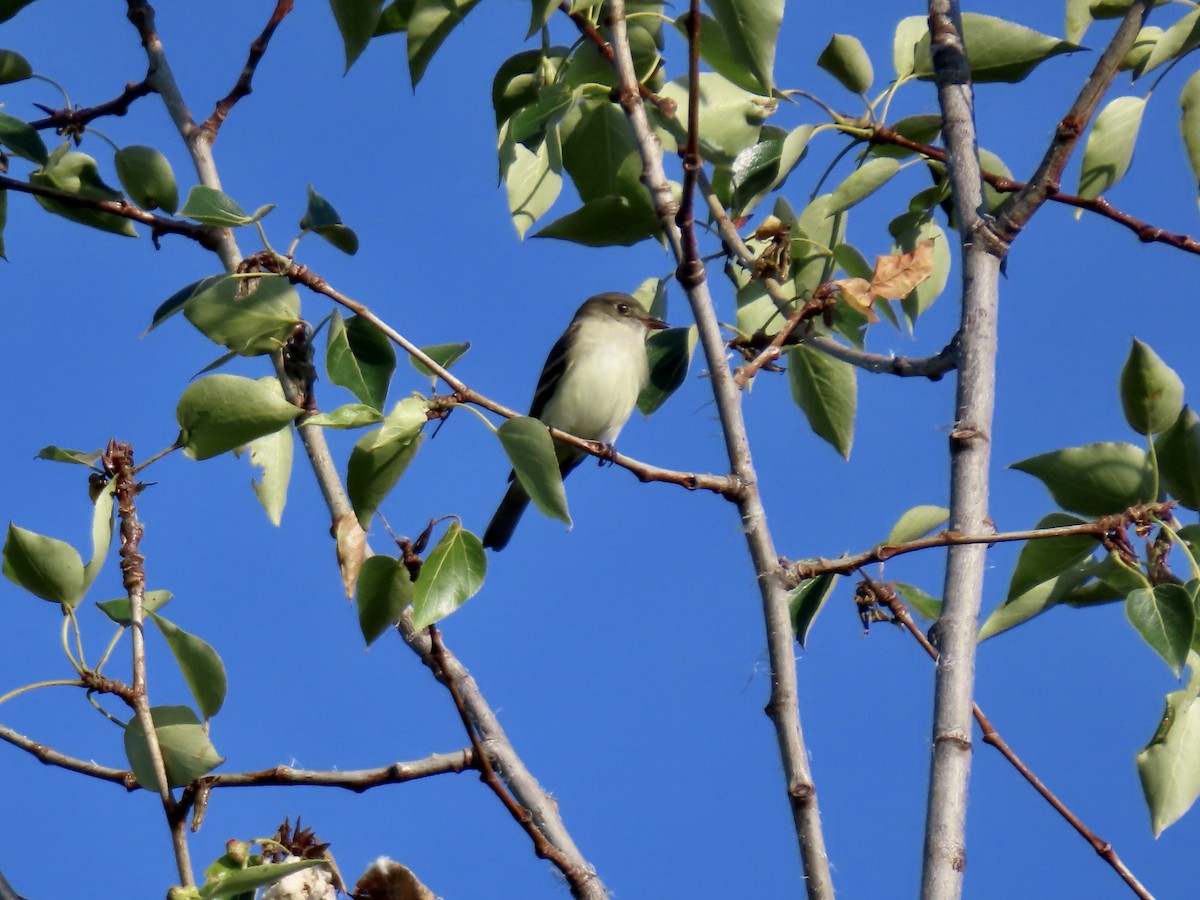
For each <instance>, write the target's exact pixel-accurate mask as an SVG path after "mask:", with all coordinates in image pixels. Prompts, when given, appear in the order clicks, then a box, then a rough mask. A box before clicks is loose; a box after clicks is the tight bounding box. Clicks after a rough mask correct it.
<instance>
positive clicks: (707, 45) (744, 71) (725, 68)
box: [674, 13, 770, 96]
mask: <svg viewBox="0 0 1200 900" xmlns="http://www.w3.org/2000/svg"><path fill="white" fill-rule="evenodd" d="M688 16H689V13H684V14H683V15H682V16H679V17H678V18H676V19H675V22H674V25H675V30H676V31H678V32H679V33H680V34H681V35H682V36H683V37H684V38H687V34H688ZM700 58H701V59H702V60H704V61H705V62H706V63H708V65H709V66H710V67H711V68H712V70H713V71H714V72H716V73H718V74H719V75H721V76H723V77H724V78H726V79H727V80H729V81H732V82H733V83H734V84H736V85H737V86H738V87H740V88H744V89H746V90H747V91H753V92H754V93H755V94H762V95H763V96H766V95H768V94H770V90H768V88H767V86H766V85H765V84H763V82H762V81H760V80H759V78H758V76H757V75H755V74H754V72H753V71H751V69H750V67H749V66H746V65H743V64H742V63H741V62H739V61H738V60H737V59H735V58H734V54H733V48H732V47H730V46H729V38H728V37H727V36H726V34H725V29H724V28H722V27H721V24H720V23H719V22H718V21H717V20H716V19H714V18H712V16H706V15H704V14H703V13H701V15H700Z"/></svg>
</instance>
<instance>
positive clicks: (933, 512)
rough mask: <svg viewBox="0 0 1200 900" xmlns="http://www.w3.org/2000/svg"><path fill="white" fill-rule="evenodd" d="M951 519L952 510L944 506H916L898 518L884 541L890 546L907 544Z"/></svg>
mask: <svg viewBox="0 0 1200 900" xmlns="http://www.w3.org/2000/svg"><path fill="white" fill-rule="evenodd" d="M949 520H950V510H948V509H946V508H945V507H944V506H930V505H924V506H914V507H913V508H912V509H910V510H908V511H906V512H905V513H904V514H903V515H902V516H900V518H899V519H897V520H896V524H895V525H893V526H892V530H891V532H890V533H889V534H888V536H887V540H885V541H884V542H883V543H884V544H885V545H887V546H888V547H894V546H896V545H897V544H907V543H908V542H909V541H915V540H917V539H919V538H923V537H925V535H927V534H930V533H931V532H933V531H935V530H936V529H938V528H940V527H941V526H943V525H945V524H946V522H948V521H949Z"/></svg>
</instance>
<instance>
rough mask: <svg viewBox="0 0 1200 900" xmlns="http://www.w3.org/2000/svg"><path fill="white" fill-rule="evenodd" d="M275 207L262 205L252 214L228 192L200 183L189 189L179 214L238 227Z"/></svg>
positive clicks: (197, 219) (225, 225)
mask: <svg viewBox="0 0 1200 900" xmlns="http://www.w3.org/2000/svg"><path fill="white" fill-rule="evenodd" d="M274 208H275V204H274V203H271V204H268V205H267V206H260V207H259V208H258V209H257V210H256V211H255V213H254V215H250V214H249V213H247V212H246V211H245V210H244V209H242V208H241V207H240V206H238V204H237V201H236V200H234V199H233V198H232V197H230V196H229V195H228V194H225V193H222V192H221V191H218V190H217V189H216V188H210V187H205V186H204V185H202V184H198V185H196V186H195V187H193V188H192V189H191V190H190V191H188V196H187V201H186V202H185V203H184V204H183V209H181V210H180V211H179V214H180V215H181V216H184V217H185V218H188V219H193V220H195V221H197V222H199V223H200V224H202V225H214V226H216V227H218V228H238V227H240V226H242V225H251V224H253V223H254V222H257V221H258V220H259V219H261V218H262V217H263V216H265V215H266V214H267V213H269V212H270V211H271V210H273V209H274Z"/></svg>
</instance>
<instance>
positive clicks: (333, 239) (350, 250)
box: [300, 184, 358, 256]
mask: <svg viewBox="0 0 1200 900" xmlns="http://www.w3.org/2000/svg"><path fill="white" fill-rule="evenodd" d="M300 230H301V231H312V232H315V233H316V234H319V235H320V236H321V237H323V238H325V240H327V241H329V243H331V244H333V246H335V247H337V248H338V249H339V250H341V251H342V252H343V253H345V254H348V255H349V256H353V255H354V254H355V253H357V252H358V235H357V234H355V233H354V229H352V228H348V227H347V226H346V225H344V224H343V223H342V217H341V216H339V215H338V213H337V210H336V209H334V208H333V206H332V205H331V204H330V203H329V201H328V200H326V199H325V198H324V197H322V196H321V195H320V194H318V193H317V192H316V191H314V190H313V186H312V185H311V184H310V185H309V186H308V207H307V208H306V209H305V210H304V215H303V216H301V217H300Z"/></svg>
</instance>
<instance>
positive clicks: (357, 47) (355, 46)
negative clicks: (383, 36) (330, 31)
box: [329, 0, 383, 72]
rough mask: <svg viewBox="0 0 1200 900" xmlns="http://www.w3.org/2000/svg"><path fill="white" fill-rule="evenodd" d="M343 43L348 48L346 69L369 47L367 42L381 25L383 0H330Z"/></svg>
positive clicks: (348, 69)
mask: <svg viewBox="0 0 1200 900" xmlns="http://www.w3.org/2000/svg"><path fill="white" fill-rule="evenodd" d="M329 5H330V6H331V7H332V8H333V18H334V19H335V20H336V21H337V27H338V31H340V32H341V33H342V43H343V44H344V45H345V48H346V71H347V72H349V71H350V67H351V66H352V65H354V61H355V60H356V59H358V58H359V56H361V55H362V52H363V51H364V50H366V49H367V43H368V42H369V41H370V40H371V37H372V36H373V35H374V34H375V29H376V27H377V26H378V25H379V16H380V14H381V13H382V12H383V0H329Z"/></svg>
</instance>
